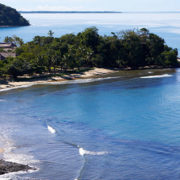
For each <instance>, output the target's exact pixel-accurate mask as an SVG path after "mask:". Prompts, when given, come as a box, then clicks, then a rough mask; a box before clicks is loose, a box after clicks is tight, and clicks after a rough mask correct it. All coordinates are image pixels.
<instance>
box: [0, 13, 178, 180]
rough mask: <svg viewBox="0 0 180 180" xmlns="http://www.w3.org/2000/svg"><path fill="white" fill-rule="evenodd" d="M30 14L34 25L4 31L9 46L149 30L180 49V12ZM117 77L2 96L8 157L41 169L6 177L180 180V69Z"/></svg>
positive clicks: (2, 142)
mask: <svg viewBox="0 0 180 180" xmlns="http://www.w3.org/2000/svg"><path fill="white" fill-rule="evenodd" d="M24 16H25V17H26V18H27V19H29V20H30V21H31V24H32V26H29V27H20V28H0V37H1V40H2V39H3V38H4V37H5V36H7V35H8V36H11V35H14V34H15V35H18V36H20V37H22V38H23V39H24V40H25V41H29V40H31V39H32V38H33V36H35V35H46V34H47V32H48V31H49V29H51V30H53V31H54V32H55V36H57V37H59V36H61V35H62V34H66V33H72V32H73V33H77V32H79V31H81V30H83V29H84V28H86V27H89V26H94V25H95V26H97V27H98V28H99V31H100V33H101V34H110V32H112V31H114V32H117V31H120V30H124V29H129V28H141V27H147V28H149V29H150V30H151V31H152V32H155V33H158V34H159V35H161V36H162V37H163V38H165V40H166V41H167V43H168V45H170V46H172V47H177V48H178V49H180V38H179V33H180V26H179V24H180V13H151V14H150V13H144V14H143V13H123V14H73V15H72V14H24ZM110 76H111V77H109V76H107V77H104V78H103V77H101V78H100V79H97V80H95V79H89V80H79V81H70V82H68V83H67V84H54V85H46V86H45V85H44V86H33V87H29V88H22V89H16V90H11V91H7V92H0V148H1V147H2V148H4V149H5V152H4V153H3V154H1V155H0V158H4V159H5V160H9V161H13V162H19V163H24V164H29V165H31V166H33V167H36V169H37V171H35V172H31V173H25V174H23V173H22V174H16V173H15V174H11V175H5V176H1V177H0V179H18V180H21V179H22V180H24V179H35V180H74V179H78V178H79V179H81V180H153V179H155V180H156V179H158V180H172V179H173V180H179V179H180V111H179V107H180V94H179V92H180V71H179V70H178V69H174V70H161V71H158V70H145V71H132V72H130V71H125V72H119V73H116V74H114V75H110Z"/></svg>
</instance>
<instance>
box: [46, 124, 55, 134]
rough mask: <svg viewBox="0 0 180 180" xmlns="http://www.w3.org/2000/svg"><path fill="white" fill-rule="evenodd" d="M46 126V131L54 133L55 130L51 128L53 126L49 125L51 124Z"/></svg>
mask: <svg viewBox="0 0 180 180" xmlns="http://www.w3.org/2000/svg"><path fill="white" fill-rule="evenodd" d="M47 128H48V131H49V132H50V133H51V134H55V133H56V130H55V129H54V128H53V127H51V126H49V125H48V126H47Z"/></svg>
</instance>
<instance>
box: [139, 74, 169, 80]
mask: <svg viewBox="0 0 180 180" xmlns="http://www.w3.org/2000/svg"><path fill="white" fill-rule="evenodd" d="M165 77H172V75H170V74H163V75H154V76H142V77H140V78H141V79H152V78H165Z"/></svg>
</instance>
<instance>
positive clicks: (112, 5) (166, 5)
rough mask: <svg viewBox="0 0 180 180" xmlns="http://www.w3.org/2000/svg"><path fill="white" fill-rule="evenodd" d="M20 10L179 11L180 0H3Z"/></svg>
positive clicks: (2, 1)
mask: <svg viewBox="0 0 180 180" xmlns="http://www.w3.org/2000/svg"><path fill="white" fill-rule="evenodd" d="M0 3H2V4H5V5H7V6H11V7H14V8H16V9H17V10H18V11H122V12H129V11H130V12H132V11H133V12H137V11H138V12H139V11H144V12H146V11H147V12H148V11H153V12H154V11H179V7H180V1H179V0H174V1H173V3H172V2H170V1H164V0H158V1H156V0H133V1H131V0H126V1H123V0H111V2H109V1H108V0H86V1H84V0H66V1H59V0H51V1H49V0H39V1H38V2H37V1H36V0H31V1H29V2H28V1H24V0H16V1H14V0H1V2H0Z"/></svg>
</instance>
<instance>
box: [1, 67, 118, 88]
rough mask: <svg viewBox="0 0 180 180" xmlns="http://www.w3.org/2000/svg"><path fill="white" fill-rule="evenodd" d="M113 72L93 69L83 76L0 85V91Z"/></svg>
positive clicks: (72, 75) (112, 71) (111, 71)
mask: <svg viewBox="0 0 180 180" xmlns="http://www.w3.org/2000/svg"><path fill="white" fill-rule="evenodd" d="M115 72H116V71H115V70H110V69H104V68H94V69H92V70H89V71H86V72H84V73H83V74H80V73H79V74H70V75H65V76H63V77H59V76H54V77H51V78H49V79H46V80H43V79H42V80H27V81H20V82H16V81H12V82H8V83H7V84H0V91H6V90H10V89H17V88H21V87H29V86H33V85H43V84H51V83H54V82H64V81H69V80H75V79H88V78H93V77H96V76H98V75H105V74H110V73H115Z"/></svg>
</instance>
